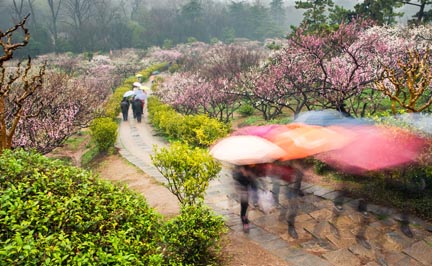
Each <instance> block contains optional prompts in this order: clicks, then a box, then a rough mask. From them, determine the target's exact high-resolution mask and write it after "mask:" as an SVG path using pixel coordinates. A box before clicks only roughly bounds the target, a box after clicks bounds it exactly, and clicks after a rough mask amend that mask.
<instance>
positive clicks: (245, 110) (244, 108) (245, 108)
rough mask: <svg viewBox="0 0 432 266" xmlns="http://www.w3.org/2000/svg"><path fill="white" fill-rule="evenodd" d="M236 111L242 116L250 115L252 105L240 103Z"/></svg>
mask: <svg viewBox="0 0 432 266" xmlns="http://www.w3.org/2000/svg"><path fill="white" fill-rule="evenodd" d="M237 111H238V112H239V114H241V115H242V116H251V115H253V113H254V108H253V106H252V105H250V104H247V103H245V104H242V105H241V106H240V108H239V109H238V110H237Z"/></svg>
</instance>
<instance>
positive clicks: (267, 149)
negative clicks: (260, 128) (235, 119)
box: [210, 135, 285, 165]
mask: <svg viewBox="0 0 432 266" xmlns="http://www.w3.org/2000/svg"><path fill="white" fill-rule="evenodd" d="M210 154H211V155H212V156H213V157H214V158H215V159H217V160H220V161H224V162H229V163H232V164H236V165H246V164H260V163H268V162H273V161H275V160H277V159H279V158H280V157H282V156H284V154H285V152H284V150H283V149H281V148H280V147H279V146H277V145H275V144H273V143H272V142H270V141H268V140H266V139H264V138H260V137H257V136H250V135H244V136H230V137H226V138H223V139H221V140H220V141H218V142H217V143H216V144H215V145H213V146H212V147H211V148H210Z"/></svg>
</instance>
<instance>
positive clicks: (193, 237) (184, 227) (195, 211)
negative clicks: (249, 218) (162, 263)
mask: <svg viewBox="0 0 432 266" xmlns="http://www.w3.org/2000/svg"><path fill="white" fill-rule="evenodd" d="M224 232H226V228H225V226H224V221H223V219H222V217H221V216H217V215H215V214H214V213H213V212H212V211H211V210H210V209H209V208H208V207H206V206H204V205H202V204H198V205H186V206H183V207H182V209H181V213H180V215H179V216H177V217H175V218H174V219H172V220H171V221H169V222H168V223H167V224H166V226H165V233H164V237H165V239H164V243H165V245H166V247H165V248H164V251H165V254H166V257H168V258H169V262H168V263H169V264H170V265H219V264H218V263H217V257H218V256H217V255H218V254H219V252H220V250H221V235H222V234H223V233H224Z"/></svg>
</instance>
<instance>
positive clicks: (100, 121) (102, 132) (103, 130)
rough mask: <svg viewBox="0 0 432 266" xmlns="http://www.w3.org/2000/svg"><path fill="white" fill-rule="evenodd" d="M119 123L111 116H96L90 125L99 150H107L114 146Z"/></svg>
mask: <svg viewBox="0 0 432 266" xmlns="http://www.w3.org/2000/svg"><path fill="white" fill-rule="evenodd" d="M117 128H118V125H117V123H116V122H114V121H113V120H112V119H111V118H109V117H101V118H96V119H94V120H93V121H92V123H91V125H90V134H91V136H92V138H93V140H94V141H95V143H96V146H97V147H98V149H99V151H101V152H105V151H108V150H109V149H110V148H112V147H114V144H115V142H116V140H117Z"/></svg>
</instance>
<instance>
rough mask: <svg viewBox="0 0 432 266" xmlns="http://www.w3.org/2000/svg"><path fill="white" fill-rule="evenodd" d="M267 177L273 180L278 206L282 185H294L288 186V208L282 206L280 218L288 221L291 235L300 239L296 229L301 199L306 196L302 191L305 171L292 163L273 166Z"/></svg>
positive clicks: (269, 169) (297, 163) (286, 195)
mask: <svg viewBox="0 0 432 266" xmlns="http://www.w3.org/2000/svg"><path fill="white" fill-rule="evenodd" d="M267 175H268V176H270V177H271V178H272V180H273V188H272V192H273V196H274V200H275V203H276V204H277V205H279V204H280V203H279V193H280V183H281V182H285V183H288V184H292V186H286V192H285V197H286V199H287V200H288V206H281V211H280V214H279V217H280V219H281V220H285V219H286V221H287V223H288V233H289V235H290V236H291V237H292V238H294V239H298V234H297V231H296V229H295V218H296V216H297V212H298V208H299V197H303V196H304V193H303V192H302V191H301V182H302V180H303V171H302V170H301V168H300V166H299V162H295V161H290V162H288V163H287V164H276V163H274V164H271V165H269V167H268V170H267Z"/></svg>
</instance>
